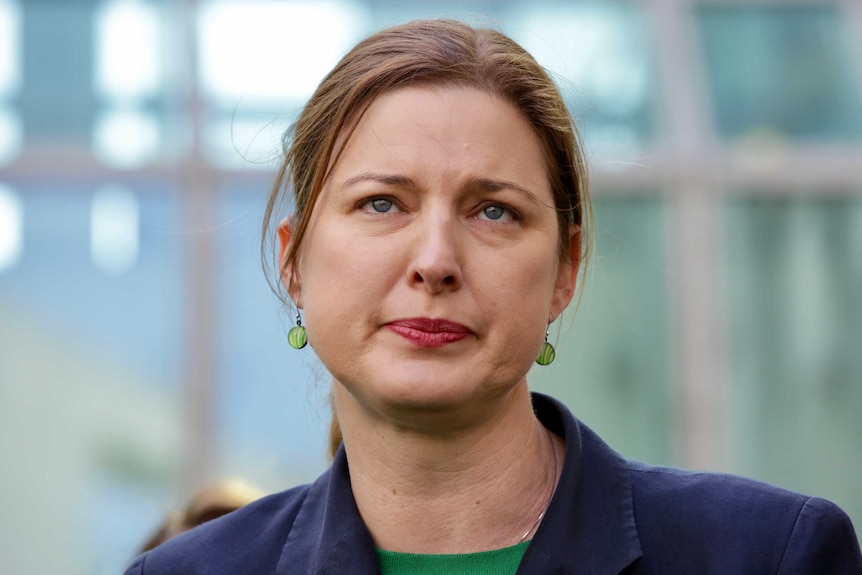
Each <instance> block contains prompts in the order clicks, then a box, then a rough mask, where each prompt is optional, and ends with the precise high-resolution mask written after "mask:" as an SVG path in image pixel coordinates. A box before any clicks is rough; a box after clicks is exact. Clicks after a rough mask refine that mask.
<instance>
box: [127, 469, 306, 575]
mask: <svg viewBox="0 0 862 575" xmlns="http://www.w3.org/2000/svg"><path fill="white" fill-rule="evenodd" d="M309 488H310V486H308V485H304V486H301V487H296V488H293V489H290V490H288V491H283V492H281V493H276V494H274V495H270V496H267V497H264V498H262V499H260V500H258V501H255V502H253V503H250V504H248V505H246V506H245V507H242V508H241V509H238V510H236V511H234V512H232V513H229V514H227V515H225V516H223V517H219V518H218V519H215V520H213V521H210V522H207V523H204V524H203V525H201V526H199V527H196V528H195V529H192V530H191V531H189V532H187V533H184V534H182V535H180V536H179V537H177V538H176V539H172V540H170V541H168V542H166V543H164V544H162V545H160V546H158V547H156V548H155V549H153V550H152V551H149V552H148V553H145V554H144V555H141V556H140V557H138V558H137V559H136V560H135V562H134V563H132V564H131V565H130V566H129V568H128V569H127V570H126V572H125V575H180V574H182V575H197V574H204V573H205V574H207V575H218V574H222V573H224V574H231V575H236V574H241V573H274V572H275V569H276V564H277V563H278V559H279V557H280V555H281V551H282V548H283V547H284V544H285V539H286V537H287V533H289V532H290V528H291V526H292V525H293V522H294V520H295V519H296V515H297V513H298V512H299V510H300V508H301V507H302V503H303V501H305V498H306V496H307V494H308V491H309Z"/></svg>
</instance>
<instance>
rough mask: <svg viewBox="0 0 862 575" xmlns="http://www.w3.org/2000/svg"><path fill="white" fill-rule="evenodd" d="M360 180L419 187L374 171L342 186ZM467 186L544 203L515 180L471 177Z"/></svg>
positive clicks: (403, 179) (390, 175) (407, 180)
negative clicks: (511, 193)
mask: <svg viewBox="0 0 862 575" xmlns="http://www.w3.org/2000/svg"><path fill="white" fill-rule="evenodd" d="M360 182H378V183H381V184H385V185H387V186H397V187H401V188H414V189H415V188H418V187H419V186H417V185H416V182H414V181H413V180H412V179H411V178H408V177H407V176H404V175H401V174H378V173H373V172H365V173H362V174H359V175H358V176H353V177H352V178H349V179H347V180H346V181H345V182H344V184H343V185H342V187H344V188H346V187H348V186H352V185H354V184H358V183H360ZM465 187H466V188H474V189H479V190H482V191H485V192H499V191H502V190H507V189H508V190H512V191H515V192H518V193H519V194H522V195H524V196H526V197H527V198H528V199H529V200H530V201H532V202H535V203H542V202H541V201H540V200H539V197H538V196H537V195H536V194H535V193H533V192H532V191H530V190H528V189H527V188H525V187H523V186H520V185H518V184H516V183H514V182H507V181H503V180H492V179H490V178H471V179H470V180H468V181H467V185H466V186H465Z"/></svg>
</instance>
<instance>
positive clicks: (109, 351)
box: [0, 182, 187, 574]
mask: <svg viewBox="0 0 862 575" xmlns="http://www.w3.org/2000/svg"><path fill="white" fill-rule="evenodd" d="M19 188H20V189H19V190H18V197H19V200H20V203H21V204H22V211H23V213H24V214H25V215H26V218H25V219H24V226H23V235H24V238H23V242H24V246H25V249H24V251H23V252H22V253H21V256H20V258H19V260H18V264H17V265H16V266H15V267H13V268H11V269H9V270H7V271H6V272H4V273H2V274H0V318H2V320H0V380H2V385H0V459H2V461H6V462H12V463H11V464H10V465H7V466H5V467H4V473H3V475H2V480H0V481H2V489H0V507H2V509H3V510H4V511H3V515H2V519H0V531H2V533H3V537H2V538H0V557H2V560H0V563H2V565H3V571H4V573H5V572H7V571H8V572H10V573H98V574H103V573H104V574H108V573H119V572H121V571H122V568H123V566H124V564H126V563H128V561H129V560H130V558H131V557H132V556H133V555H134V552H135V549H136V548H137V546H138V545H140V544H141V543H142V540H143V537H144V536H145V534H146V533H147V531H148V530H150V529H151V528H153V527H154V525H155V523H156V521H157V520H158V519H160V518H161V515H162V513H163V510H164V506H165V505H166V503H167V502H170V501H171V500H172V499H173V497H174V496H175V494H176V492H177V491H178V486H179V481H180V479H181V478H180V477H178V473H177V469H178V467H179V461H180V457H181V455H182V454H181V453H180V452H179V450H180V449H182V446H183V445H184V444H185V443H184V436H183V434H184V433H185V431H186V430H185V426H184V425H183V424H182V423H183V420H182V417H181V409H180V405H181V404H180V401H181V397H182V395H181V379H182V376H183V368H184V363H183V358H184V356H185V354H186V347H185V346H186V342H185V341H184V339H183V337H184V332H185V325H184V324H185V313H184V311H183V310H184V303H185V300H184V296H185V291H184V288H185V285H186V282H185V277H186V276H185V272H184V270H185V269H186V265H187V262H186V261H185V258H184V249H183V248H184V244H183V242H184V241H185V240H184V238H185V234H182V233H180V231H181V228H180V225H179V221H180V220H179V217H180V213H179V201H178V198H179V196H178V194H177V192H176V190H174V189H171V187H170V186H168V185H164V184H162V183H143V182H139V183H136V185H135V186H134V187H133V188H131V189H132V191H133V193H134V194H136V197H137V206H138V208H137V213H138V218H137V219H138V230H139V232H138V241H139V245H138V254H137V259H136V260H135V263H134V265H133V266H131V267H129V268H127V269H126V271H125V273H123V274H120V275H116V274H114V275H106V274H104V273H103V272H102V271H100V270H99V269H98V268H97V267H96V265H94V262H93V260H92V257H91V229H92V215H93V214H92V211H93V202H94V198H98V197H99V196H97V195H96V194H95V193H94V192H95V190H93V189H92V188H90V187H89V186H82V185H72V184H68V183H63V182H53V183H50V184H40V185H39V186H36V185H33V184H29V185H26V186H24V185H22V186H20V187H19ZM109 203H110V202H109ZM114 203H115V204H118V203H117V202H114ZM109 207H110V206H109ZM114 207H115V209H114V210H113V211H114V213H115V214H116V213H118V211H119V212H121V211H123V209H122V202H119V207H120V209H119V210H117V209H116V208H117V205H115V206H114ZM125 219H126V220H128V219H129V218H127V217H126V218H125ZM115 231H116V230H115ZM114 235H115V239H116V234H114ZM120 235H121V236H122V233H121V234H120ZM9 438H13V439H14V440H13V441H8V440H7V439H9ZM22 438H23V439H22ZM46 549H50V550H51V551H50V552H46V551H45V550H46ZM106 561H108V563H110V564H106V563H105V562H106ZM111 561H112V563H111ZM13 566H14V567H13Z"/></svg>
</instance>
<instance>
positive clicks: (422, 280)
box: [407, 216, 463, 294]
mask: <svg viewBox="0 0 862 575" xmlns="http://www.w3.org/2000/svg"><path fill="white" fill-rule="evenodd" d="M415 241H416V243H415V248H414V253H413V258H412V261H411V262H410V266H409V269H408V270H407V281H408V282H409V283H410V285H411V286H414V287H418V288H422V289H425V290H427V291H428V292H429V293H431V294H438V293H442V292H444V291H447V290H457V289H459V288H460V287H461V283H462V281H463V276H462V273H461V262H460V252H461V250H460V247H459V238H458V236H457V230H456V224H455V222H453V221H452V220H451V218H448V217H446V216H435V217H430V218H427V220H426V221H424V222H422V224H421V225H420V226H419V229H418V234H417V238H416V240H415Z"/></svg>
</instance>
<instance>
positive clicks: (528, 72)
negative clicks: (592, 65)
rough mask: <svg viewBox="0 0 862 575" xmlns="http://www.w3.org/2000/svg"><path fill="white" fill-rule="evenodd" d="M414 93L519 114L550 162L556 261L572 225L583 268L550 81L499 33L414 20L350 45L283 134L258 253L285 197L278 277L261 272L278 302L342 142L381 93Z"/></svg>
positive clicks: (556, 95)
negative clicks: (445, 89) (466, 99)
mask: <svg viewBox="0 0 862 575" xmlns="http://www.w3.org/2000/svg"><path fill="white" fill-rule="evenodd" d="M416 86H452V87H455V86H458V87H471V88H476V89H479V90H482V91H484V92H487V93H489V94H492V95H495V96H498V97H501V98H503V99H504V100H506V101H508V102H510V103H511V104H513V105H514V106H515V107H517V108H518V109H519V110H520V111H521V113H522V114H523V115H524V117H525V118H526V119H527V120H528V121H529V122H530V124H531V125H532V126H533V128H534V129H535V131H536V134H537V135H538V137H539V141H540V142H541V144H542V146H543V148H544V152H545V157H546V159H547V172H548V179H549V183H550V186H551V191H552V193H553V196H554V206H555V208H556V210H557V214H558V217H557V219H558V222H559V245H560V257H561V258H564V259H567V258H568V256H569V249H568V248H569V242H570V241H572V239H571V238H572V235H571V230H572V226H576V231H577V235H576V236H575V240H574V241H577V242H578V243H579V246H578V247H579V251H580V261H579V262H577V263H580V264H584V263H586V262H585V260H586V258H587V256H588V254H589V252H590V244H591V229H590V220H591V204H590V195H589V188H588V181H587V168H586V161H585V158H584V154H583V150H582V147H581V145H580V139H579V137H578V133H577V130H576V128H575V126H574V122H573V121H572V117H571V115H570V114H569V111H568V109H567V108H566V104H565V102H564V100H563V98H562V96H561V95H560V92H559V90H558V89H557V87H556V85H555V84H554V82H553V80H552V79H551V78H550V76H549V75H548V74H547V72H546V71H545V70H544V69H543V68H542V67H541V66H539V64H538V63H537V62H536V61H535V59H533V57H532V56H531V55H530V54H529V53H527V52H526V51H525V50H524V49H523V48H521V46H519V45H518V44H517V43H515V42H514V41H513V40H511V39H510V38H508V37H507V36H505V35H503V34H502V33H500V32H497V31H496V30H491V29H485V28H472V27H471V26H469V25H467V24H465V23H463V22H458V21H455V20H417V21H414V22H409V23H407V24H403V25H400V26H394V27H392V28H387V29H385V30H382V31H380V32H378V33H376V34H374V35H372V36H370V37H368V38H366V39H365V40H363V41H362V42H360V43H359V44H357V45H356V47H354V48H353V49H352V50H351V51H350V52H348V53H347V55H345V56H344V58H342V60H341V61H340V62H339V63H338V64H337V65H336V66H335V68H334V69H333V70H332V71H331V72H330V73H329V74H328V75H327V76H326V77H325V78H324V79H323V81H322V82H321V83H320V86H318V88H317V90H316V91H315V92H314V94H313V95H312V96H311V99H310V100H309V101H308V103H307V104H306V106H305V108H304V109H303V110H302V112H301V114H300V116H299V119H298V120H297V121H296V123H295V124H294V125H293V126H292V127H291V128H290V129H289V130H288V131H287V132H285V135H284V138H283V147H284V160H283V161H282V163H281V166H280V167H279V170H278V172H277V175H276V179H275V182H274V184H273V188H272V193H271V194H270V198H269V202H268V203H267V206H266V214H265V217H264V222H263V230H262V240H263V241H262V245H261V247H262V251H263V253H264V254H265V253H266V249H267V242H268V241H272V242H274V241H275V238H274V236H275V234H271V233H270V232H271V230H272V229H273V227H275V226H277V225H278V220H280V219H281V217H283V216H282V215H279V214H278V213H277V212H280V209H278V208H280V207H281V206H283V205H284V204H287V203H288V202H287V198H286V196H288V190H290V191H291V192H292V199H293V218H292V219H293V222H292V224H293V225H292V232H291V245H290V247H289V249H288V251H287V253H286V255H285V257H284V258H283V260H282V261H280V262H278V264H277V265H278V267H277V269H278V271H279V274H278V276H276V277H273V276H272V275H271V274H270V273H269V272H270V268H269V266H266V265H265V271H266V272H267V279H268V281H269V282H270V284H271V285H272V286H273V288H274V290H275V291H276V293H277V294H279V296H280V297H282V299H284V295H283V292H282V290H281V287H280V284H281V282H280V281H278V280H279V278H280V277H281V275H283V273H284V271H285V270H286V269H287V268H288V267H290V266H291V265H293V263H294V262H295V261H296V258H297V255H298V253H299V248H300V245H301V243H302V239H303V237H304V235H305V231H306V229H307V227H308V222H309V220H310V217H311V212H312V209H313V207H314V205H315V202H316V201H317V198H318V196H319V195H320V191H321V189H322V188H323V186H324V183H325V181H326V178H327V176H328V173H329V170H330V169H331V167H332V166H333V165H334V164H335V161H336V160H337V159H338V153H339V152H338V150H336V142H337V141H338V139H339V137H342V138H345V139H346V138H349V137H350V134H351V132H352V130H353V128H355V126H356V124H357V122H358V120H359V118H361V117H362V115H363V114H364V113H365V111H366V110H367V109H368V107H369V106H370V105H371V104H372V103H373V102H374V101H375V100H376V99H377V98H378V97H379V96H380V95H382V94H384V93H386V92H391V91H393V90H396V89H399V88H406V87H416ZM342 148H343V146H342ZM270 235H272V238H271V239H270ZM272 246H273V247H274V243H273V244H272ZM273 253H274V254H277V253H278V250H273ZM265 261H266V259H265ZM284 301H285V303H287V300H286V299H284Z"/></svg>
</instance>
